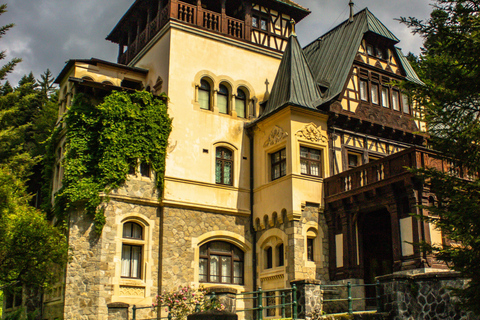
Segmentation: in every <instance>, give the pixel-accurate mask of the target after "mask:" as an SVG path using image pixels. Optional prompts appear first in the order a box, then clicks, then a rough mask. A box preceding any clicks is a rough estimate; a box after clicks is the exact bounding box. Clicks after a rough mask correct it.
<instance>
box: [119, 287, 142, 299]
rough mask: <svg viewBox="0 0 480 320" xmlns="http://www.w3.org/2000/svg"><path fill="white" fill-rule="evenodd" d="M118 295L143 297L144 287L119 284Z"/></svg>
mask: <svg viewBox="0 0 480 320" xmlns="http://www.w3.org/2000/svg"><path fill="white" fill-rule="evenodd" d="M120 295H121V296H129V297H145V288H144V287H130V286H120Z"/></svg>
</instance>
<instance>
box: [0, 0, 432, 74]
mask: <svg viewBox="0 0 480 320" xmlns="http://www.w3.org/2000/svg"><path fill="white" fill-rule="evenodd" d="M4 1H6V3H7V4H8V12H7V13H5V14H4V15H2V16H1V19H0V20H1V22H0V24H6V23H9V22H14V23H15V24H16V26H15V27H14V28H13V29H12V30H11V31H9V32H8V33H7V35H6V36H5V37H4V38H2V39H1V40H0V49H2V50H4V49H7V55H8V56H7V59H8V58H10V59H11V58H13V57H20V58H22V59H23V62H22V63H21V64H20V65H19V66H17V68H16V70H15V72H14V74H12V75H10V76H9V79H10V81H11V82H12V83H16V82H17V81H18V79H19V78H20V77H21V76H22V75H23V74H25V73H28V72H30V71H33V73H34V74H35V76H36V77H37V78H38V77H39V76H40V74H41V73H43V72H44V71H45V70H46V69H47V68H50V70H52V72H53V74H54V75H57V74H58V73H59V72H60V70H61V69H62V68H63V66H64V63H65V61H67V60H68V59H75V58H90V57H96V58H100V59H106V60H110V61H115V60H116V55H117V47H116V46H115V45H114V44H112V43H110V42H108V41H106V40H105V37H106V36H107V35H108V33H109V32H110V31H111V30H112V29H113V27H114V26H115V25H116V23H117V22H118V20H119V19H120V18H121V17H122V16H123V14H124V13H125V12H126V10H127V9H128V8H129V7H130V6H131V4H132V3H133V0H77V1H72V0H4ZM297 2H298V3H299V4H301V5H302V6H304V7H307V8H309V9H310V10H311V11H312V13H311V14H310V15H309V16H308V17H307V18H305V19H304V20H303V21H301V22H300V23H299V24H298V25H297V34H298V37H299V40H300V43H301V44H302V45H306V44H308V43H310V42H311V41H313V40H314V39H316V38H317V37H319V36H321V35H322V34H323V33H325V32H327V31H328V30H329V29H331V28H332V27H334V26H335V25H337V24H339V23H340V22H342V21H343V20H345V19H346V18H348V0H335V1H332V0H328V1H327V0H297ZM429 3H430V1H428V0H383V1H382V0H356V1H355V11H359V10H361V9H363V8H364V7H366V6H368V7H369V9H370V10H371V11H372V12H373V13H374V14H375V15H376V16H377V17H378V18H379V19H380V20H381V21H382V22H383V23H384V24H385V25H386V26H387V27H388V28H389V29H390V30H391V31H392V32H393V33H394V34H396V35H397V37H398V38H400V39H401V40H402V41H401V42H400V44H399V46H400V47H401V48H402V49H403V51H404V52H405V53H408V52H409V51H412V52H414V53H416V54H418V53H419V52H420V50H419V48H420V46H421V39H420V38H419V37H413V36H412V35H411V33H410V31H409V30H408V29H407V28H406V27H405V26H404V25H401V24H399V23H398V21H395V20H394V19H395V18H399V17H400V16H416V17H418V18H426V17H428V15H429V12H430V11H431V8H430V7H429Z"/></svg>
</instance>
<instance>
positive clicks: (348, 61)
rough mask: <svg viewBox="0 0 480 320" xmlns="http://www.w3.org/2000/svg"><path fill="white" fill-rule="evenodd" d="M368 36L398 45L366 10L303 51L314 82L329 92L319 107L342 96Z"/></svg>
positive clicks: (389, 33) (390, 34) (393, 37)
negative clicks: (362, 43)
mask: <svg viewBox="0 0 480 320" xmlns="http://www.w3.org/2000/svg"><path fill="white" fill-rule="evenodd" d="M367 32H372V33H375V34H377V35H379V36H382V37H384V38H387V39H389V40H390V41H392V45H393V44H395V43H398V42H399V40H398V39H397V37H395V36H394V35H393V33H391V32H390V31H389V30H388V29H387V27H385V26H384V25H383V23H381V22H380V20H378V19H377V18H376V17H375V16H374V15H373V14H372V13H371V12H370V11H369V10H368V8H365V9H363V10H362V11H360V12H358V13H357V14H355V15H354V17H353V21H352V22H350V21H349V20H345V21H344V22H343V23H341V24H340V25H338V26H337V27H335V28H334V29H332V30H330V31H329V32H327V33H326V34H324V35H323V36H321V37H320V38H318V39H317V40H315V41H313V42H312V43H310V44H309V45H307V46H306V47H305V48H304V49H303V51H304V53H305V57H306V58H307V61H308V63H309V65H310V67H311V69H312V73H313V76H314V77H315V80H316V81H317V83H318V84H320V85H321V86H323V87H325V88H328V89H327V90H326V92H325V96H324V97H323V98H322V99H321V100H320V101H319V103H323V102H326V101H329V100H331V99H332V98H334V97H335V96H337V95H338V94H339V93H341V92H342V90H343V87H344V85H345V82H346V81H347V77H348V74H349V72H350V69H351V67H352V63H353V60H354V59H355V55H356V54H357V52H358V49H359V47H360V44H361V42H362V39H363V37H364V35H365V33H367Z"/></svg>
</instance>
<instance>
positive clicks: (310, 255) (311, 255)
mask: <svg viewBox="0 0 480 320" xmlns="http://www.w3.org/2000/svg"><path fill="white" fill-rule="evenodd" d="M315 239H317V231H316V230H315V229H314V228H310V229H308V231H307V260H308V261H315V250H318V248H315Z"/></svg>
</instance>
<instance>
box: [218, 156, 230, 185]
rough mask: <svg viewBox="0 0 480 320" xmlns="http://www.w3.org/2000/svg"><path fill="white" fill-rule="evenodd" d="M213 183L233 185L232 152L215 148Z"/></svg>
mask: <svg viewBox="0 0 480 320" xmlns="http://www.w3.org/2000/svg"><path fill="white" fill-rule="evenodd" d="M215 161H216V162H215V182H216V183H218V184H226V185H229V186H231V185H232V184H233V152H232V151H230V150H229V149H227V148H217V150H216V155H215Z"/></svg>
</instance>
